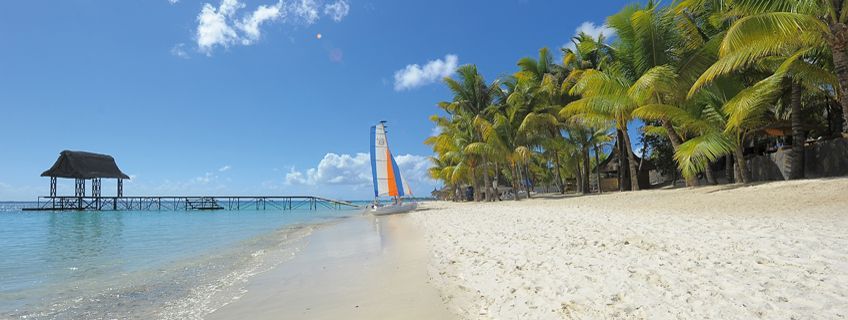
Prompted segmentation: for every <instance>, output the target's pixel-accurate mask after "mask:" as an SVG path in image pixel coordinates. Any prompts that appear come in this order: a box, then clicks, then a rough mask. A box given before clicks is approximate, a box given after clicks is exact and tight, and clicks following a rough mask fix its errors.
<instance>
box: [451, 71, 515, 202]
mask: <svg viewBox="0 0 848 320" xmlns="http://www.w3.org/2000/svg"><path fill="white" fill-rule="evenodd" d="M457 76H458V80H454V79H453V78H450V77H447V78H445V79H444V82H445V84H446V85H447V86H448V88H449V89H450V90H451V92H452V93H453V96H454V97H453V100H452V101H450V102H443V103H440V104H439V105H440V107H442V109H444V110H445V111H446V112H448V113H449V114H451V116H453V117H455V118H460V119H463V120H464V121H465V124H464V129H465V130H466V131H467V133H468V134H469V136H470V140H469V142H468V144H466V145H465V149H464V150H463V151H464V153H466V159H464V160H466V161H468V162H469V165H470V168H471V169H472V175H474V174H476V171H477V169H479V171H480V172H482V175H483V188H479V185H478V184H475V185H476V187H475V191H479V190H483V195H484V198H485V200H487V201H490V200H493V199H494V193H493V190H492V185H491V179H490V175H489V174H490V171H491V170H492V169H493V168H491V165H492V163H491V162H490V161H489V159H487V156H491V154H489V153H487V152H482V151H483V150H480V148H479V147H477V146H476V145H474V144H473V143H475V142H483V137H482V135H481V134H480V132H479V131H478V130H476V127H475V126H474V124H473V121H474V118H475V117H476V116H477V115H480V114H482V113H483V111H484V110H485V109H486V108H487V107H489V105H491V103H492V100H493V97H494V96H495V95H496V94H497V93H499V92H500V88H499V83H498V82H497V81H495V82H493V83H491V84H487V83H486V81H485V79H484V78H483V76H482V75H481V74H480V73H479V72H478V71H477V66H475V65H464V66H461V67H459V68H458V69H457ZM469 146H470V148H469ZM478 163H479V165H480V168H477V164H478ZM476 194H478V192H475V195H476Z"/></svg>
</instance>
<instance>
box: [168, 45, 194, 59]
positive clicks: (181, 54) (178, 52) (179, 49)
mask: <svg viewBox="0 0 848 320" xmlns="http://www.w3.org/2000/svg"><path fill="white" fill-rule="evenodd" d="M171 55H173V56H175V57H178V58H183V59H188V58H190V56H189V55H188V52H186V51H185V43H178V44H176V45H175V46H174V47H173V48H171Z"/></svg>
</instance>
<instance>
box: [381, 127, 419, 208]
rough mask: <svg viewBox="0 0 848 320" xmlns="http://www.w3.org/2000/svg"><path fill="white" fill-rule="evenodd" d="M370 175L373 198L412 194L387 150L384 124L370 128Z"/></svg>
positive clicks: (387, 144) (387, 143)
mask: <svg viewBox="0 0 848 320" xmlns="http://www.w3.org/2000/svg"><path fill="white" fill-rule="evenodd" d="M371 175H372V178H373V180H374V197H380V196H390V197H402V196H404V195H411V194H412V193H411V192H410V189H409V184H408V183H407V182H406V180H405V179H404V178H403V175H402V174H401V173H400V170H399V169H398V165H397V161H395V158H394V157H393V156H392V153H391V151H390V150H389V142H388V140H387V139H386V126H385V124H384V122H380V123H379V124H377V125H376V126H373V127H371Z"/></svg>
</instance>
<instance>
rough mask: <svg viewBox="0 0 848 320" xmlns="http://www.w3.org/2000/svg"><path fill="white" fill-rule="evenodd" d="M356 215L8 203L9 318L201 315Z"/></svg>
mask: <svg viewBox="0 0 848 320" xmlns="http://www.w3.org/2000/svg"><path fill="white" fill-rule="evenodd" d="M350 214H351V212H350V211H326V212H324V211H322V212H313V211H302V212H297V211H295V212H290V211H286V212H275V211H240V212H232V211H230V212H228V211H216V212H135V211H126V212H55V213H46V212H22V211H19V210H6V211H3V210H0V257H3V258H2V259H0V318H2V319H6V318H23V317H31V316H35V317H37V318H47V319H51V318H59V319H76V318H125V317H130V318H144V317H155V318H161V317H165V318H168V317H169V316H167V315H168V314H171V315H180V316H178V317H175V318H185V317H196V316H198V315H199V314H202V312H204V310H208V309H209V308H212V307H214V304H215V303H217V302H216V301H217V300H216V299H220V297H218V298H216V297H217V296H220V293H221V292H223V291H226V290H228V289H227V288H229V287H232V286H233V284H236V283H240V282H242V281H243V280H244V279H245V277H248V276H250V275H251V274H254V273H256V272H259V271H261V270H262V268H264V267H263V266H267V265H269V264H273V263H277V262H279V261H282V260H283V259H287V258H288V257H290V256H291V253H293V251H292V250H296V246H294V245H293V244H295V243H297V242H298V241H299V239H301V238H302V237H304V236H306V235H308V234H309V232H310V231H311V228H295V227H294V226H296V225H301V224H304V223H319V222H322V221H328V220H332V219H336V218H338V217H340V216H346V215H350ZM203 288H208V289H209V290H205V289H203ZM230 289H232V288H230ZM234 294H235V293H234ZM229 298H231V297H227V298H226V299H229ZM219 302H220V301H219Z"/></svg>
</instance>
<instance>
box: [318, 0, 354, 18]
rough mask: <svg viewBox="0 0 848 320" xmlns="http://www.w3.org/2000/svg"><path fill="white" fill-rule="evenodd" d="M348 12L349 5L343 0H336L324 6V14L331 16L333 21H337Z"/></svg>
mask: <svg viewBox="0 0 848 320" xmlns="http://www.w3.org/2000/svg"><path fill="white" fill-rule="evenodd" d="M348 12H350V5H349V4H348V3H347V1H345V0H338V1H336V2H333V3H331V4H328V5H326V6H324V14H326V15H328V16H330V17H331V18H333V21H335V22H339V21H342V19H343V18H344V17H345V16H347V14H348Z"/></svg>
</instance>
